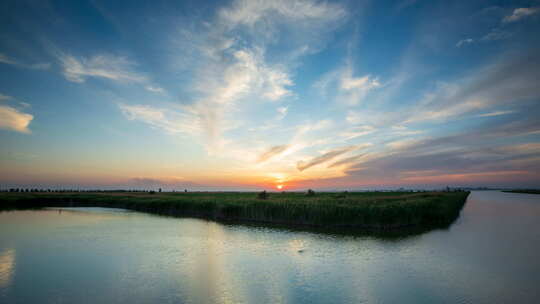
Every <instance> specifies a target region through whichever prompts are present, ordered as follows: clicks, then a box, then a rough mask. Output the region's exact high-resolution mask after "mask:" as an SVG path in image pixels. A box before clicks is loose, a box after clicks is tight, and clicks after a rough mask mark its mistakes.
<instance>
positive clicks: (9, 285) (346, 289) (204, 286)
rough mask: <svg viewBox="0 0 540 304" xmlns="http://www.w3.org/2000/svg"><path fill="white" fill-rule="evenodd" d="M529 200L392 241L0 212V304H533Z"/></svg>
mask: <svg viewBox="0 0 540 304" xmlns="http://www.w3.org/2000/svg"><path fill="white" fill-rule="evenodd" d="M539 224H540V196H539V195H531V194H511V193H502V192H495V191H493V192H491V191H489V192H487V191H486V192H473V193H472V194H471V195H470V196H469V199H468V202H467V204H466V205H465V208H464V209H463V211H462V213H461V216H460V218H459V219H458V220H457V221H456V222H455V223H454V224H453V225H452V226H451V227H450V228H449V229H448V230H437V231H432V232H429V233H424V234H421V235H417V236H410V237H404V238H400V239H392V240H388V239H380V238H376V237H365V236H364V237H353V236H342V235H326V234H316V233H310V232H298V231H288V230H283V229H274V228H255V227H246V226H237V225H236V226H235V225H223V224H218V223H214V222H209V221H203V220H197V219H177V218H168V217H159V216H152V215H147V214H143V213H137V212H129V211H124V210H119V209H102V208H73V209H71V208H63V209H61V210H59V209H49V210H39V211H14V212H4V213H0V303H540V227H539Z"/></svg>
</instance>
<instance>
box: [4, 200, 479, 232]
mask: <svg viewBox="0 0 540 304" xmlns="http://www.w3.org/2000/svg"><path fill="white" fill-rule="evenodd" d="M468 195H469V192H418V193H411V192H351V193H316V194H315V195H313V196H306V195H305V194H304V193H295V192H284V193H269V194H268V197H267V198H266V199H261V198H259V196H258V195H257V193H249V192H189V193H183V192H182V193H179V192H175V193H171V192H167V193H147V192H68V193H56V192H44V193H38V192H36V193H33V192H22V193H10V192H4V193H0V210H10V209H30V208H43V207H112V208H124V209H129V210H135V211H142V212H148V213H153V214H161V215H169V216H176V217H196V218H204V219H210V220H216V221H231V222H250V223H270V224H282V225H290V226H296V225H300V226H312V227H325V228H354V229H370V230H395V229H400V228H404V227H409V228H411V227H433V228H437V227H441V226H445V225H449V224H450V223H452V222H453V221H454V220H455V219H456V218H457V217H458V216H459V212H460V210H461V209H462V207H463V205H464V204H465V201H466V199H467V196H468Z"/></svg>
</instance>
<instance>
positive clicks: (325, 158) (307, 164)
mask: <svg viewBox="0 0 540 304" xmlns="http://www.w3.org/2000/svg"><path fill="white" fill-rule="evenodd" d="M355 149H357V147H356V146H347V147H341V148H337V149H333V150H330V151H328V152H325V153H323V154H322V155H320V156H317V157H314V158H312V159H310V160H308V161H299V162H298V163H297V164H296V168H297V169H298V171H304V170H306V169H309V168H311V167H313V166H316V165H319V164H323V163H326V162H329V161H331V160H333V159H335V158H337V157H339V156H341V155H343V154H345V153H348V152H351V151H353V150H355Z"/></svg>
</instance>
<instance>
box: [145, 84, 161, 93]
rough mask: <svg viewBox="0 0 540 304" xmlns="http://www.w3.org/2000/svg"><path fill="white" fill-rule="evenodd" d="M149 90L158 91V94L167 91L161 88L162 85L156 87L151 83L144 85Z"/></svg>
mask: <svg viewBox="0 0 540 304" xmlns="http://www.w3.org/2000/svg"><path fill="white" fill-rule="evenodd" d="M144 88H145V89H146V90H147V91H150V92H152V93H158V94H164V93H165V89H163V88H160V87H156V86H151V85H147V86H146V87H144Z"/></svg>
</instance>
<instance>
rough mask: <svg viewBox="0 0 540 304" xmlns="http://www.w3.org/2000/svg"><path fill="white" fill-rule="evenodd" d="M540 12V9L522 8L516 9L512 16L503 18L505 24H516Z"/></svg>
mask: <svg viewBox="0 0 540 304" xmlns="http://www.w3.org/2000/svg"><path fill="white" fill-rule="evenodd" d="M538 12H540V7H520V8H516V9H514V11H513V12H512V15H509V16H506V17H504V18H503V20H502V21H503V23H510V22H516V21H518V20H521V19H523V18H525V17H528V16H531V15H534V14H537V13H538Z"/></svg>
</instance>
